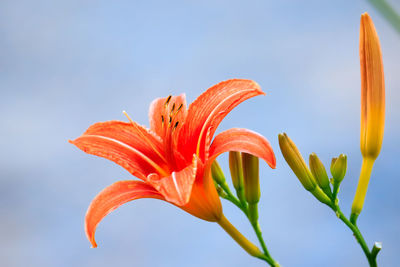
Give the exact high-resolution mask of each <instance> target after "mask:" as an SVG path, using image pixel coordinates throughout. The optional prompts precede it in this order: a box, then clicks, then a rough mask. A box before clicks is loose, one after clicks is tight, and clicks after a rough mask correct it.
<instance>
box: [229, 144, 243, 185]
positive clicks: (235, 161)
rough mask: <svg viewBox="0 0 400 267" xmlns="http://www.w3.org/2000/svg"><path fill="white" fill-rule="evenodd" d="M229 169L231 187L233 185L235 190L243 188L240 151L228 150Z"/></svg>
mask: <svg viewBox="0 0 400 267" xmlns="http://www.w3.org/2000/svg"><path fill="white" fill-rule="evenodd" d="M229 169H230V171H231V177H232V183H233V187H235V189H236V191H241V190H243V168H242V156H241V153H240V152H237V151H230V152H229Z"/></svg>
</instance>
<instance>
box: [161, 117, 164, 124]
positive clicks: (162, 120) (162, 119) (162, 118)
mask: <svg viewBox="0 0 400 267" xmlns="http://www.w3.org/2000/svg"><path fill="white" fill-rule="evenodd" d="M161 123H162V124H163V125H164V116H163V115H161Z"/></svg>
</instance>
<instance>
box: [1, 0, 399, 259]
mask: <svg viewBox="0 0 400 267" xmlns="http://www.w3.org/2000/svg"><path fill="white" fill-rule="evenodd" d="M390 2H391V3H392V4H393V6H394V7H395V8H396V9H397V10H398V11H400V4H399V3H395V2H396V1H394V0H391V1H390ZM365 11H368V12H369V13H370V15H371V17H372V18H373V20H374V22H375V25H376V28H377V31H378V34H379V36H380V39H381V45H382V50H383V57H384V66H385V76H386V89H387V90H386V95H387V97H386V100H387V103H386V110H387V116H386V128H385V139H384V142H383V147H382V152H381V155H380V157H379V158H378V160H377V162H376V165H375V167H374V170H373V174H372V179H371V183H370V188H369V192H368V196H367V199H366V203H365V207H364V210H363V212H362V214H361V216H360V218H359V226H360V228H361V230H362V232H363V233H364V234H365V238H366V240H367V242H368V244H369V245H372V244H373V242H374V241H382V242H383V250H382V252H381V254H380V255H379V260H378V262H379V263H380V266H396V265H397V264H398V252H399V249H400V247H399V244H398V242H399V240H400V228H399V225H400V208H399V204H400V195H399V193H398V188H399V186H400V179H399V174H398V166H399V163H400V162H399V156H398V155H399V149H400V141H399V138H398V136H399V134H400V127H399V125H400V123H399V122H400V105H399V103H400V93H399V88H400V75H399V69H400V63H399V62H400V53H399V51H400V50H399V47H400V36H399V35H398V34H397V33H396V32H395V30H394V29H393V28H391V26H390V25H389V24H388V23H387V22H386V21H385V20H384V19H383V18H382V17H381V16H380V14H378V13H377V12H376V11H375V10H374V9H373V8H372V6H371V5H369V4H368V3H367V2H366V1H361V0H359V1H265V0H260V1H232V0H230V1H218V0H217V1H40V0H39V1H11V0H9V1H8V0H5V1H4V0H3V1H1V2H0V125H1V126H0V127H1V128H0V129H1V138H0V148H1V153H0V265H1V266H9V267H17V266H18V267H19V266H41V267H43V266H60V267H67V266H68V267H69V266H98V267H102V266H114V267H118V266H124V267H125V266H139V267H141V266H143V267H145V266H152V267H169V266H171V267H176V266H194V267H203V266H211V267H212V266H265V263H263V262H261V261H259V260H258V259H254V258H252V257H250V256H248V255H247V254H246V253H245V252H244V251H243V250H241V248H240V247H239V246H238V245H237V244H236V243H234V242H233V241H232V240H231V239H230V237H229V236H227V235H226V234H225V233H224V232H223V230H222V229H220V228H219V227H218V225H217V224H214V223H208V222H205V221H201V220H199V219H197V218H195V217H193V216H190V215H189V214H187V213H185V212H183V211H181V210H180V209H177V208H176V207H174V206H172V205H169V204H167V203H164V202H161V201H157V200H139V201H136V202H134V203H129V204H127V205H125V206H123V207H121V208H119V209H118V210H116V211H115V212H113V213H112V214H110V215H109V216H108V217H106V218H105V219H104V221H103V222H102V223H101V224H100V225H99V227H98V232H97V241H98V243H99V248H97V249H91V248H90V244H89V242H88V241H87V240H86V237H85V235H84V229H83V219H84V215H85V212H86V208H87V206H88V205H89V203H90V201H91V199H92V198H93V197H94V196H95V195H96V194H97V193H98V192H99V191H100V190H101V189H102V188H104V187H105V186H107V185H110V184H111V183H113V182H115V181H117V180H123V179H131V176H130V175H129V173H127V172H126V171H125V170H123V169H122V168H121V167H119V166H117V165H115V164H114V163H112V162H109V161H107V160H104V159H100V158H96V157H93V156H90V155H87V154H85V153H83V152H82V151H79V150H78V149H76V148H75V147H74V146H72V145H71V144H69V143H68V142H67V140H68V139H73V138H76V137H77V136H79V135H80V134H81V133H83V131H84V130H85V129H86V128H87V127H88V126H89V125H91V124H92V123H95V122H97V121H106V120H112V119H120V120H125V117H124V116H123V114H122V113H121V111H122V110H126V111H127V112H128V113H129V114H130V115H131V117H132V118H133V119H134V120H136V121H138V122H140V123H141V124H146V125H148V118H147V116H148V115H147V110H148V105H149V103H150V102H151V101H152V100H153V99H154V98H156V97H162V96H167V95H169V94H180V93H181V92H186V95H187V98H188V101H189V102H191V101H193V100H194V99H195V98H196V97H197V96H198V95H199V94H200V93H201V92H203V91H204V90H205V89H207V88H208V87H210V86H211V85H213V84H215V83H217V82H219V81H222V80H226V79H229V78H248V79H253V80H255V81H257V82H258V83H259V84H260V85H261V86H262V88H263V89H264V91H265V92H266V93H267V96H260V97H256V98H254V99H251V100H248V101H246V102H245V103H243V104H241V105H240V106H239V107H238V108H236V109H235V110H234V111H233V112H232V113H231V114H229V116H228V117H227V118H226V119H225V120H224V122H223V123H222V124H221V125H220V127H219V129H218V131H222V130H225V129H228V128H231V127H245V128H250V129H252V130H255V131H257V132H260V133H261V134H263V135H264V136H266V137H267V138H268V139H269V140H270V142H271V144H272V146H273V148H274V149H275V152H276V156H277V169H276V170H271V169H269V168H268V167H267V166H266V164H263V165H262V168H261V178H262V179H261V180H262V181H261V187H262V198H261V203H260V224H261V227H262V229H263V232H264V237H265V240H266V242H267V245H268V247H269V249H270V252H271V253H272V255H273V256H274V258H275V259H277V260H278V261H279V262H280V263H281V264H282V266H287V267H289V266H326V267H328V266H366V260H365V258H364V255H363V254H362V251H361V249H360V247H359V246H358V244H357V243H356V242H355V240H354V239H353V237H352V234H351V232H350V231H349V230H348V229H347V228H346V227H345V225H344V224H342V223H341V222H340V221H339V220H338V219H337V218H336V217H335V215H334V214H333V213H332V212H331V211H330V210H329V209H328V208H327V207H325V206H323V205H322V204H320V203H319V202H317V201H316V200H315V199H314V198H313V197H312V195H310V194H309V193H308V192H307V191H305V190H304V189H303V188H302V186H301V184H300V183H299V182H298V180H297V179H296V177H295V176H294V175H293V174H292V173H291V171H290V170H289V168H288V166H287V165H286V163H285V162H284V159H283V157H282V155H281V153H280V151H279V147H278V142H277V135H278V133H280V132H282V131H285V132H287V133H288V135H289V136H290V137H291V138H292V139H293V140H294V141H295V142H296V144H297V145H298V147H299V149H300V150H301V151H302V153H303V154H304V155H305V156H308V154H310V153H311V152H316V153H317V154H318V155H319V156H320V158H321V159H322V161H323V162H324V163H325V164H326V165H328V164H329V163H330V159H331V158H332V157H334V156H337V155H339V154H340V153H346V154H347V155H348V159H349V167H348V174H347V176H346V178H345V180H344V181H343V184H342V188H341V192H340V195H339V197H340V203H341V206H342V210H343V211H344V212H345V213H346V214H348V213H349V212H350V206H351V202H352V198H353V195H354V192H355V188H356V184H357V179H358V173H359V170H360V166H361V155H360V152H359V117H360V112H359V110H360V107H359V105H360V99H359V98H360V74H359V59H358V32H359V19H360V15H361V13H363V12H365ZM219 161H220V163H221V164H222V166H223V167H224V168H225V170H227V164H226V156H222V157H221V158H220V160H219ZM223 204H224V211H225V213H226V215H227V217H228V218H229V219H230V220H231V221H232V222H233V223H234V224H235V225H237V227H238V228H239V229H240V230H241V231H242V232H243V233H244V234H246V235H247V236H249V238H250V239H251V240H253V241H256V239H255V236H254V234H253V232H252V231H251V229H250V226H249V224H248V223H247V222H246V220H245V218H244V217H243V215H242V214H241V213H240V212H239V211H238V210H236V209H235V208H233V207H232V205H230V203H226V202H224V203H223Z"/></svg>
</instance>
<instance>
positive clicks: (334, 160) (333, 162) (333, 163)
mask: <svg viewBox="0 0 400 267" xmlns="http://www.w3.org/2000/svg"><path fill="white" fill-rule="evenodd" d="M336 160H337V158H332V161H331V173H332V170H333V165H335V162H336Z"/></svg>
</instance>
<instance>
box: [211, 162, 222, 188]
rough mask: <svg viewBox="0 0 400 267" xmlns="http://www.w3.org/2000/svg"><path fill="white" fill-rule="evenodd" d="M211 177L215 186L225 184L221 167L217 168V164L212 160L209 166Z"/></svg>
mask: <svg viewBox="0 0 400 267" xmlns="http://www.w3.org/2000/svg"><path fill="white" fill-rule="evenodd" d="M211 175H212V178H213V179H214V181H215V182H217V184H224V183H225V175H224V172H223V171H222V169H221V167H220V166H219V164H218V162H217V161H216V160H214V162H213V163H212V164H211Z"/></svg>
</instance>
